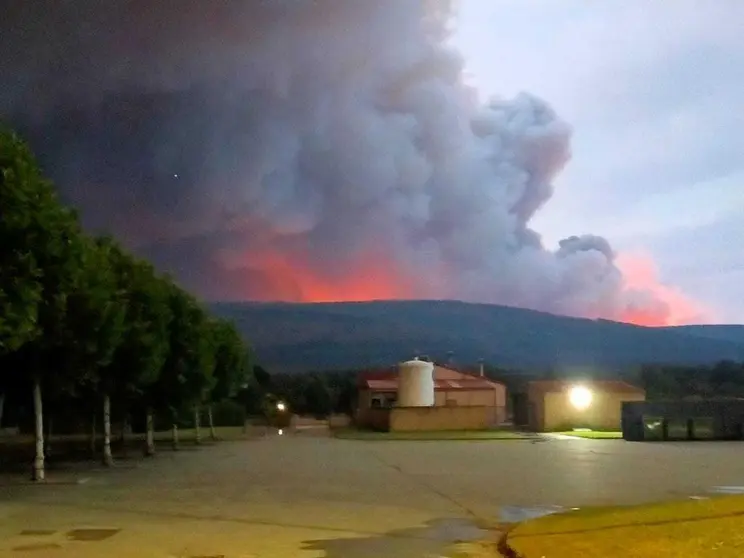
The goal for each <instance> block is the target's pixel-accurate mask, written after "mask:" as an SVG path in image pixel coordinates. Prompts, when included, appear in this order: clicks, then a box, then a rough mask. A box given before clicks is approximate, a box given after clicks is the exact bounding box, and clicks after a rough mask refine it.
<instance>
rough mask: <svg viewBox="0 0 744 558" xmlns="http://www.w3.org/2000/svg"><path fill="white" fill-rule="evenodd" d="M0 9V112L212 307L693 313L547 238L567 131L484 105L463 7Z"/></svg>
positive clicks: (584, 252) (534, 110)
mask: <svg viewBox="0 0 744 558" xmlns="http://www.w3.org/2000/svg"><path fill="white" fill-rule="evenodd" d="M4 4H6V5H7V6H8V10H7V11H6V13H7V14H9V15H10V16H9V17H6V18H5V19H4V20H3V21H2V22H0V53H1V54H2V60H0V71H1V72H2V75H4V76H13V80H12V82H11V83H10V84H9V86H6V84H4V85H3V90H2V92H0V114H4V115H6V117H7V118H9V119H10V121H11V124H14V125H16V126H17V127H20V128H21V129H22V131H24V132H25V133H26V134H27V136H28V137H29V138H31V139H32V143H33V145H34V147H35V148H36V149H37V150H38V151H39V152H40V156H41V159H42V161H43V163H44V165H45V167H46V169H47V171H48V172H49V173H50V174H51V175H52V176H53V178H55V179H56V180H57V182H58V184H59V185H60V188H61V189H62V190H63V192H64V194H65V195H66V197H67V198H68V199H69V200H70V201H71V202H73V203H75V204H76V205H77V206H78V207H80V208H81V210H82V215H83V218H84V221H85V223H86V225H87V226H89V227H91V228H92V229H95V230H109V231H111V232H113V233H114V234H116V235H117V236H119V237H120V238H122V239H123V240H124V241H125V242H126V243H127V245H129V246H130V247H132V248H133V249H135V250H136V251H138V252H139V253H140V254H142V255H145V256H147V257H150V258H152V259H153V261H155V262H156V263H157V264H158V265H159V267H160V268H161V269H163V270H167V271H171V272H173V273H175V274H176V275H177V277H178V278H179V279H180V280H181V282H182V283H183V284H184V285H185V286H187V287H189V288H192V289H195V290H196V291H197V292H199V293H200V294H202V295H203V296H205V297H207V298H211V299H223V300H225V299H258V300H277V299H280V300H291V301H321V300H322V301H331V300H368V299H392V298H452V299H460V300H468V301H484V302H493V303H501V304H508V305H512V306H522V307H528V308H535V309H540V310H547V311H552V312H556V313H560V314H569V315H580V316H587V317H604V318H610V319H619V320H627V321H635V322H639V323H644V324H662V323H670V322H681V321H688V320H691V319H695V318H696V316H695V315H694V311H695V308H694V307H693V306H691V305H690V304H689V303H688V302H687V301H686V299H684V297H669V296H666V295H665V292H666V291H664V290H663V289H661V290H660V289H659V288H658V286H657V285H656V284H655V278H654V277H653V276H649V275H648V274H646V275H644V277H645V279H644V280H638V281H635V282H634V281H631V280H629V276H628V273H627V272H628V269H624V270H621V267H619V265H618V260H617V256H616V254H615V253H614V251H613V249H612V248H611V247H610V245H609V243H608V242H607V241H606V240H605V239H603V238H600V237H597V236H592V235H583V236H575V237H571V238H568V239H566V240H564V241H562V242H561V243H560V246H559V247H558V248H557V249H556V250H554V251H551V250H549V249H546V247H544V246H543V244H542V242H541V239H540V236H539V234H538V233H537V232H535V231H534V230H532V229H531V228H530V220H531V219H532V217H533V216H534V215H535V213H536V212H537V211H538V210H539V209H540V208H541V207H542V206H543V205H544V204H545V203H546V202H547V201H548V200H549V199H550V197H551V194H552V192H553V187H552V182H551V181H552V180H553V178H554V177H555V176H556V174H557V173H558V172H560V170H561V169H562V168H563V166H564V165H565V164H566V162H567V161H568V160H569V157H570V137H571V129H570V127H569V126H568V125H567V124H566V123H565V122H563V121H561V120H560V118H558V116H557V115H556V114H555V113H554V112H553V110H551V108H550V107H549V106H548V105H547V104H546V103H545V102H543V101H541V100H540V99H537V98H535V97H533V96H531V95H528V94H522V95H519V96H518V97H516V98H515V99H512V100H509V101H504V100H495V101H492V102H490V103H488V104H486V105H481V104H478V102H477V101H476V96H475V95H474V94H473V92H472V91H471V90H470V89H469V88H468V87H467V86H466V85H465V84H464V83H463V60H462V59H461V57H460V56H459V55H458V53H457V52H455V51H453V50H452V49H451V48H449V47H448V46H447V43H446V41H447V37H448V25H449V21H450V15H451V13H450V12H451V9H452V8H451V6H450V3H449V2H447V1H444V0H375V1H370V0H294V1H290V0H263V1H261V0H254V1H249V0H244V1H224V2H204V1H201V0H178V1H175V0H173V1H163V2H150V1H149V0H116V1H112V2H100V1H98V0H36V1H34V2H29V1H28V0H6V2H5V3H4ZM495 64H496V65H497V64H498V61H495ZM624 271H625V272H626V273H625V274H624Z"/></svg>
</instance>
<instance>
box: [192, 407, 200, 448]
mask: <svg viewBox="0 0 744 558" xmlns="http://www.w3.org/2000/svg"><path fill="white" fill-rule="evenodd" d="M194 443H196V444H201V413H200V412H199V406H198V405H197V406H195V407H194Z"/></svg>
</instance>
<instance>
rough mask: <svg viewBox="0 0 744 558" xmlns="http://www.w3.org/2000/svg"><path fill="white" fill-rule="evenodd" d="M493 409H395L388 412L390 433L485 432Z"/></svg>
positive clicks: (489, 423)
mask: <svg viewBox="0 0 744 558" xmlns="http://www.w3.org/2000/svg"><path fill="white" fill-rule="evenodd" d="M492 415H493V407H397V408H394V409H392V410H391V411H390V431H397V432H410V431H418V430H485V429H487V428H489V427H490V426H491V424H492V423H491V420H492Z"/></svg>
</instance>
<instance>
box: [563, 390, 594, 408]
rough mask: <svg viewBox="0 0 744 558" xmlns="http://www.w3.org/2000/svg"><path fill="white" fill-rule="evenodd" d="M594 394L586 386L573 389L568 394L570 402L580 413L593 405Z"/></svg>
mask: <svg viewBox="0 0 744 558" xmlns="http://www.w3.org/2000/svg"><path fill="white" fill-rule="evenodd" d="M592 399H593V397H592V392H591V391H590V390H589V389H588V388H585V387H584V386H575V387H572V388H571V390H570V391H569V392H568V400H569V401H570V402H571V405H573V406H574V408H575V409H577V410H579V411H583V410H585V409H587V408H589V406H590V405H591V404H592Z"/></svg>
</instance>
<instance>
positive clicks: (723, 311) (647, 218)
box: [453, 0, 744, 323]
mask: <svg viewBox="0 0 744 558" xmlns="http://www.w3.org/2000/svg"><path fill="white" fill-rule="evenodd" d="M742 29H744V2H741V1H739V0H717V1H716V2H704V1H702V0H699V1H694V0H674V2H668V1H664V0H643V1H640V0H638V1H630V2H628V1H625V0H604V1H602V2H592V1H587V0H561V1H559V2H556V1H552V0H461V1H460V7H459V11H458V16H457V21H456V25H455V35H454V37H453V43H454V45H455V46H456V47H457V48H458V49H459V50H460V51H461V52H462V54H463V57H464V59H465V61H466V66H467V71H468V74H469V77H468V79H469V81H470V82H471V83H472V84H474V85H475V86H476V87H477V88H478V90H479V95H480V96H481V97H482V98H484V99H487V98H488V97H490V96H492V95H496V96H504V97H511V96H513V95H515V94H517V93H518V92H520V91H529V92H530V93H533V94H535V95H537V96H539V97H541V98H543V99H545V100H546V101H547V102H548V103H549V104H550V105H551V106H552V107H553V108H554V109H555V110H556V112H557V113H558V114H559V115H560V116H561V118H563V119H564V120H565V121H567V122H568V123H569V124H570V125H571V126H572V128H573V137H572V158H571V161H570V163H569V164H568V165H567V166H566V168H565V169H564V170H563V171H562V173H561V174H560V175H559V176H558V177H557V178H556V179H555V180H554V185H555V194H554V196H553V198H552V199H551V201H550V203H548V204H546V205H545V206H544V207H543V208H542V209H541V211H540V213H538V214H537V215H536V217H535V219H534V220H533V226H534V228H535V229H536V230H538V231H539V232H540V233H541V234H542V235H543V238H544V240H545V241H546V243H548V244H549V243H551V242H553V243H555V242H557V240H558V239H560V238H563V237H565V236H567V235H568V234H571V233H572V232H573V233H574V234H575V233H576V232H577V231H578V232H582V231H591V232H592V233H594V234H598V235H601V236H604V237H606V238H607V239H609V240H610V241H611V242H612V244H613V246H614V247H615V248H616V249H618V250H621V251H628V252H634V253H642V254H646V255H648V256H651V257H652V258H653V260H654V262H655V263H656V266H657V268H658V272H659V276H660V278H661V279H662V280H664V281H666V282H669V283H672V284H674V285H676V286H678V287H680V288H681V289H682V290H683V291H684V292H685V293H687V294H688V295H690V296H691V297H692V298H694V299H696V300H698V301H701V302H703V303H704V304H705V305H706V306H707V307H708V308H710V309H711V310H712V311H713V312H714V314H715V318H716V320H715V321H719V322H731V323H742V322H744V249H742V248H744V110H742V104H741V103H742V99H744V35H743V34H742V31H741V30H742Z"/></svg>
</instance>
